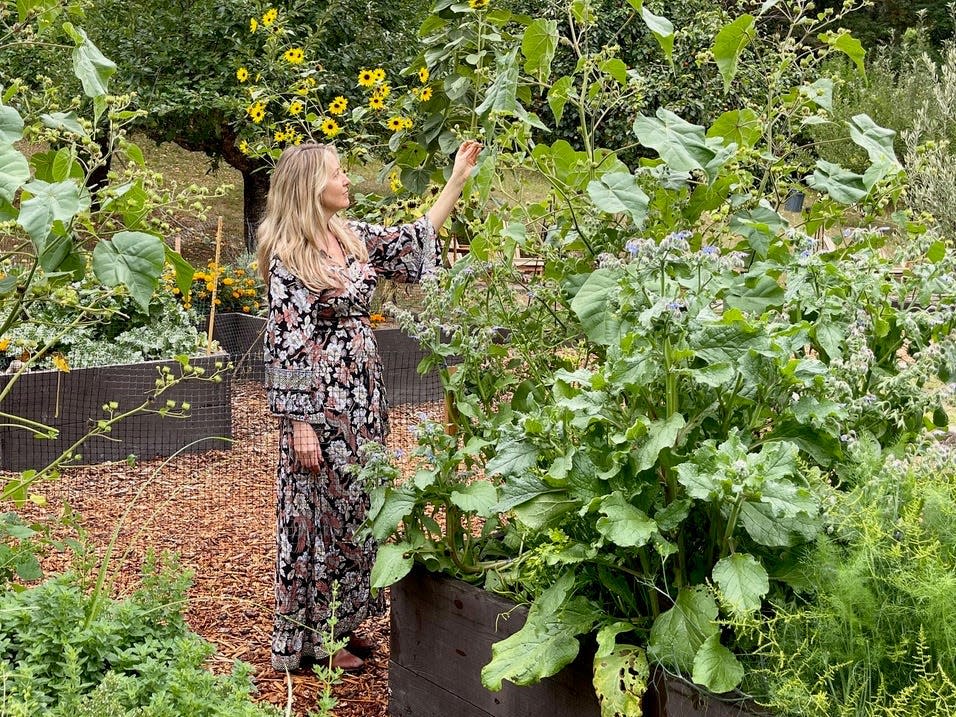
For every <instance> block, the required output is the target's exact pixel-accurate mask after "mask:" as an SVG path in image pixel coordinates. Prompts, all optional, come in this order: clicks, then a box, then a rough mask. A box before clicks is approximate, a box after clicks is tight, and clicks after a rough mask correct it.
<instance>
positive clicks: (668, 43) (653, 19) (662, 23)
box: [641, 7, 674, 65]
mask: <svg viewBox="0 0 956 717" xmlns="http://www.w3.org/2000/svg"><path fill="white" fill-rule="evenodd" d="M641 19H642V20H644V24H645V25H647V29H648V30H650V31H651V34H653V35H654V39H655V40H657V44H658V45H660V46H661V49H662V50H663V51H664V57H666V58H667V61H668V62H669V63H670V64H671V65H673V64H674V25H673V24H672V23H671V21H670V20H668V19H667V18H666V17H661V16H660V15H655V14H654V13H652V12H651V11H650V10H648V9H647V8H646V7H642V8H641Z"/></svg>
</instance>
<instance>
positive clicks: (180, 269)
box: [164, 244, 196, 296]
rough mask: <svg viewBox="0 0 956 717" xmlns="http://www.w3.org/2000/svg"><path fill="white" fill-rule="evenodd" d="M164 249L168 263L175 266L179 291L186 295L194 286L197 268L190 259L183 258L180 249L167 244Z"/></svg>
mask: <svg viewBox="0 0 956 717" xmlns="http://www.w3.org/2000/svg"><path fill="white" fill-rule="evenodd" d="M164 251H165V253H166V263H167V264H169V265H170V266H171V267H173V271H174V272H175V273H176V286H177V287H179V291H180V292H181V293H182V294H183V295H184V296H185V295H186V294H188V293H189V290H190V288H192V283H193V275H194V274H195V273H196V270H195V269H193V267H192V265H191V264H190V263H189V262H188V261H186V260H185V259H183V257H182V255H181V254H180V253H179V252H178V251H175V250H173V249H171V248H170V247H168V246H166V245H165V244H164Z"/></svg>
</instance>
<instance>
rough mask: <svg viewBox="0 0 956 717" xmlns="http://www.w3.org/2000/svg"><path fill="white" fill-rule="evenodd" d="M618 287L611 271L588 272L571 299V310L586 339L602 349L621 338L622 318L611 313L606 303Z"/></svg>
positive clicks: (614, 275)
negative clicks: (588, 274)
mask: <svg viewBox="0 0 956 717" xmlns="http://www.w3.org/2000/svg"><path fill="white" fill-rule="evenodd" d="M617 285H618V277H617V275H616V274H615V273H614V272H611V271H607V270H604V269H597V270H596V271H593V272H591V275H590V276H589V277H588V278H587V280H586V281H585V282H584V285H583V286H582V287H581V288H580V289H578V293H577V294H576V295H575V296H574V298H573V299H572V300H571V310H572V311H573V312H574V314H575V316H577V317H578V320H579V321H580V322H581V326H582V327H583V328H584V331H585V333H586V334H587V336H588V338H589V339H591V340H592V341H594V342H595V343H597V344H601V345H603V346H610V345H611V344H615V343H617V342H618V341H619V340H620V337H621V329H622V323H621V319H620V318H619V317H618V316H616V315H615V314H614V313H613V312H612V311H611V310H610V308H611V307H610V306H609V302H608V299H609V298H611V297H612V296H613V294H614V293H616V289H617Z"/></svg>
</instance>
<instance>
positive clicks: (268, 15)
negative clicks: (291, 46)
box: [262, 7, 279, 27]
mask: <svg viewBox="0 0 956 717" xmlns="http://www.w3.org/2000/svg"><path fill="white" fill-rule="evenodd" d="M278 17H279V11H278V10H276V9H275V8H274V7H270V8H269V9H268V10H266V11H265V13H263V15H262V24H263V25H265V26H266V27H269V25H271V24H272V23H274V22H275V21H276V18H278Z"/></svg>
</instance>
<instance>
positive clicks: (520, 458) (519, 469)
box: [485, 439, 538, 476]
mask: <svg viewBox="0 0 956 717" xmlns="http://www.w3.org/2000/svg"><path fill="white" fill-rule="evenodd" d="M537 462H538V449H537V448H535V447H534V446H533V445H532V444H530V443H528V442H526V441H522V440H517V439H511V440H506V441H503V442H502V443H500V444H499V445H498V449H497V451H495V455H494V456H492V458H491V460H489V461H488V464H487V465H486V466H485V472H486V473H487V474H488V475H490V476H493V475H504V476H511V475H521V474H522V473H526V472H527V471H528V469H530V468H532V467H533V466H535V465H536V464H537Z"/></svg>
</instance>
